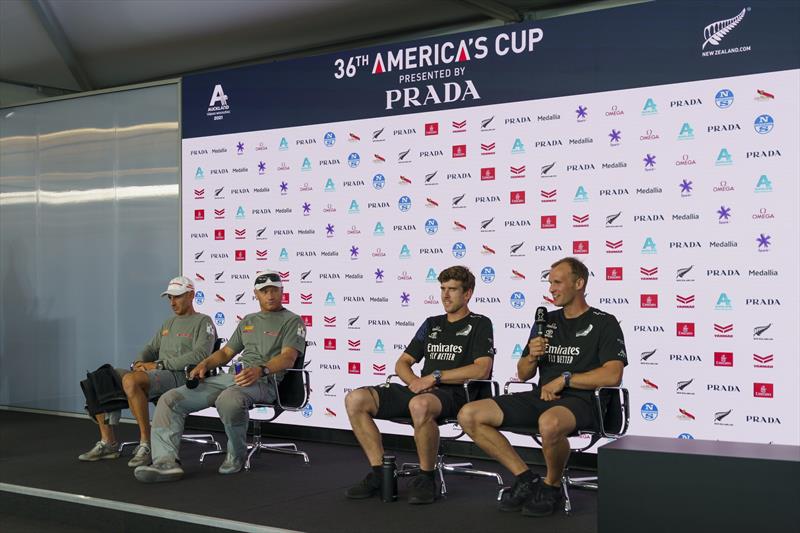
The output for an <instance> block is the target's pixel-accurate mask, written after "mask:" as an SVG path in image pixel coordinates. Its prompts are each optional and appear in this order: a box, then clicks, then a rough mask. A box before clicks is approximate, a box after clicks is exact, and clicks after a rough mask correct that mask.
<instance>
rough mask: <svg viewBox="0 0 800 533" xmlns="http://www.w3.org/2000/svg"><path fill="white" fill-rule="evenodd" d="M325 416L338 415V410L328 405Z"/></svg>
mask: <svg viewBox="0 0 800 533" xmlns="http://www.w3.org/2000/svg"><path fill="white" fill-rule="evenodd" d="M325 416H336V411H334V410H333V409H331V408H330V407H326V408H325Z"/></svg>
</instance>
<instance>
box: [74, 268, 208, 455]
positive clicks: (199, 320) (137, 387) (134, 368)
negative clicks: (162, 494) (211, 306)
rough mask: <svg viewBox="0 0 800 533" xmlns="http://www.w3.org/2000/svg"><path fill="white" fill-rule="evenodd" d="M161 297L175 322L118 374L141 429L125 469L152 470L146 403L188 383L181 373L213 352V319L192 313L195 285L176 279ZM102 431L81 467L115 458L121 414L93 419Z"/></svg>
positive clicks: (164, 327) (163, 327)
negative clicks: (116, 427)
mask: <svg viewBox="0 0 800 533" xmlns="http://www.w3.org/2000/svg"><path fill="white" fill-rule="evenodd" d="M161 296H162V297H163V296H166V297H168V298H169V303H170V306H171V307H172V311H173V312H174V313H175V315H174V316H172V317H170V318H168V319H167V320H165V321H164V323H163V324H162V325H161V327H160V328H159V329H158V331H157V332H156V334H155V335H154V336H153V338H152V339H150V342H148V343H147V345H145V347H144V348H143V349H142V351H141V353H140V354H139V357H138V359H137V360H136V361H135V362H134V363H133V364H132V365H131V370H127V369H120V368H118V369H117V373H119V374H120V376H121V377H122V388H123V390H124V391H125V395H126V396H127V397H128V405H129V406H130V410H131V412H132V413H133V416H134V417H136V422H137V423H138V424H139V434H140V437H139V446H138V447H137V448H136V450H135V451H134V454H133V458H132V459H131V460H130V461H128V466H130V467H136V466H141V465H147V464H150V455H151V454H150V411H149V408H148V406H147V401H148V400H149V399H151V398H156V397H158V396H161V395H162V394H164V393H165V392H167V391H168V390H170V389H173V388H175V387H178V386H180V385H183V384H184V383H185V382H186V377H185V374H184V367H185V366H186V365H190V364H196V363H198V362H200V361H202V360H203V359H204V358H205V357H206V356H208V354H210V353H211V350H212V349H213V348H214V343H215V342H216V340H217V331H216V329H215V328H214V322H213V321H212V320H211V317H209V316H208V315H204V314H202V313H198V312H196V311H195V310H194V304H193V301H194V284H193V283H192V281H191V280H190V279H189V278H186V277H184V276H179V277H177V278H173V279H172V280H170V282H169V285H168V286H167V290H166V291H164V292H163V293H161ZM95 418H96V420H97V424H98V425H99V426H100V440H99V441H98V442H97V444H95V445H94V447H93V448H92V449H91V450H89V451H88V452H86V453H83V454H81V455H79V456H78V459H80V460H81V461H99V460H101V459H116V458H118V457H119V449H118V445H117V438H116V436H115V434H114V425H116V424H117V423H118V422H119V418H120V412H119V411H114V412H111V413H99V414H97V415H96V416H95Z"/></svg>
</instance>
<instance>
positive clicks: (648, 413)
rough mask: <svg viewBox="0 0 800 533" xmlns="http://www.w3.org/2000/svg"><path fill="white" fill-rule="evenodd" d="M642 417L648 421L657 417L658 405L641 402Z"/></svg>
mask: <svg viewBox="0 0 800 533" xmlns="http://www.w3.org/2000/svg"><path fill="white" fill-rule="evenodd" d="M641 413H642V418H644V419H645V420H647V421H648V422H652V421H653V420H655V419H656V418H658V407H657V406H656V404H654V403H651V402H647V403H645V404H642V411H641Z"/></svg>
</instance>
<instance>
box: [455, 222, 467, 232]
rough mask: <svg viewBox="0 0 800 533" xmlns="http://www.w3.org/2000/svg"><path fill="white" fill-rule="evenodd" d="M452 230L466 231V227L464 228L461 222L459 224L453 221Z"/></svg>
mask: <svg viewBox="0 0 800 533" xmlns="http://www.w3.org/2000/svg"><path fill="white" fill-rule="evenodd" d="M453 229H457V230H462V231H466V229H467V226H465V225H464V224H462V223H461V222H459V221H458V220H454V221H453Z"/></svg>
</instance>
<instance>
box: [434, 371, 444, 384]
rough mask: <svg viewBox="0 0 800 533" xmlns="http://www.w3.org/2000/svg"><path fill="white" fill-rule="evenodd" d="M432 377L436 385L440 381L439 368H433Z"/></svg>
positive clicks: (440, 373) (440, 372)
mask: <svg viewBox="0 0 800 533" xmlns="http://www.w3.org/2000/svg"><path fill="white" fill-rule="evenodd" d="M432 375H433V379H434V381H435V382H436V384H437V385H440V384H441V383H442V371H441V370H434V371H433V374H432Z"/></svg>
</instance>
